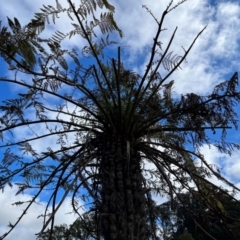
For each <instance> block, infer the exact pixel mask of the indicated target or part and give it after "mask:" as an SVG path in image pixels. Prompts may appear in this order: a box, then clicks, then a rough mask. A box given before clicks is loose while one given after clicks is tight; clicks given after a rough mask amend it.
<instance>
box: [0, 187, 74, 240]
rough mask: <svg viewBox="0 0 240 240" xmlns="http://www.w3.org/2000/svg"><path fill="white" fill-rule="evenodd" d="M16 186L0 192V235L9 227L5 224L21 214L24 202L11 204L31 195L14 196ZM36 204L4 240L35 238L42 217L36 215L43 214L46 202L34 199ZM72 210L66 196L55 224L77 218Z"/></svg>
mask: <svg viewBox="0 0 240 240" xmlns="http://www.w3.org/2000/svg"><path fill="white" fill-rule="evenodd" d="M16 191H17V187H16V186H15V185H14V186H13V189H11V188H10V187H6V188H5V189H4V192H3V193H2V192H1V193H0V206H1V208H0V236H1V235H2V234H4V233H5V232H6V231H7V230H9V228H8V227H7V225H8V224H9V222H11V223H12V224H14V223H15V222H16V221H17V219H18V217H19V216H20V215H21V214H22V211H23V209H25V206H26V204H23V205H20V206H15V205H12V203H14V202H18V201H29V200H31V199H32V195H30V194H29V193H25V194H19V195H17V196H15V192H16ZM36 202H37V204H33V205H32V207H31V208H30V209H29V210H28V211H27V214H26V215H25V216H24V217H23V219H22V220H21V221H20V223H19V224H18V225H17V227H16V228H15V229H14V230H13V231H12V232H11V233H10V234H9V236H8V237H6V240H15V239H19V240H25V239H36V236H35V234H36V233H38V232H39V231H40V230H41V228H42V223H43V218H42V217H40V218H37V216H39V215H41V214H44V210H45V207H46V204H47V203H46V202H44V201H40V200H39V199H37V200H36ZM70 212H72V207H71V204H70V199H69V198H67V199H66V200H65V201H64V202H63V204H62V206H61V207H60V209H59V211H58V213H57V214H56V217H55V225H59V224H64V223H65V224H71V223H73V222H74V220H75V219H76V218H77V216H76V215H74V214H69V213H70Z"/></svg>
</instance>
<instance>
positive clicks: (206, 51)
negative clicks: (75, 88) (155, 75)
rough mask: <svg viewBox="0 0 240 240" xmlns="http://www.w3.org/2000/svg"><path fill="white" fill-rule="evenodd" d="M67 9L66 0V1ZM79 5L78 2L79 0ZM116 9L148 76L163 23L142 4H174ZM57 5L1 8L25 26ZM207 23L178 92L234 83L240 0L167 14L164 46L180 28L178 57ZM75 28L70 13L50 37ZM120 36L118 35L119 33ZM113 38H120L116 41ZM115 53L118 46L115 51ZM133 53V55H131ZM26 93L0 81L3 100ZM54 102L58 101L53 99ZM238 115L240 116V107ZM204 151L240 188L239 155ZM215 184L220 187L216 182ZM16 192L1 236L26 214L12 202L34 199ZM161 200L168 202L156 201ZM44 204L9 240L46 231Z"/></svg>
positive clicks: (11, 3)
mask: <svg viewBox="0 0 240 240" xmlns="http://www.w3.org/2000/svg"><path fill="white" fill-rule="evenodd" d="M60 2H61V3H62V4H63V5H64V3H65V0H61V1H60ZM76 2H77V0H76ZM109 2H110V3H111V4H112V5H114V6H115V20H116V21H117V23H118V26H119V27H120V29H122V30H123V33H124V38H123V39H119V38H117V41H118V42H120V43H121V45H122V48H123V51H124V55H123V57H124V62H125V64H127V65H128V66H129V67H130V68H132V70H134V71H137V72H138V73H140V74H141V73H143V72H144V70H145V67H146V63H147V59H148V57H149V51H148V50H149V47H150V46H151V44H152V43H153V37H154V35H155V32H156V30H157V25H156V22H155V20H154V19H153V17H152V16H151V14H149V13H148V12H147V11H146V9H145V8H143V7H142V5H147V7H148V9H150V10H151V11H152V13H153V15H154V16H155V17H156V18H157V19H159V18H160V17H161V14H162V12H163V11H164V8H165V7H166V5H167V4H168V2H169V1H168V0H162V1H156V0H148V1H146V0H131V1H125V0H123V1H116V0H115V1H114V0H112V1H109ZM43 4H45V5H47V4H49V5H53V6H55V1H54V0H39V1H31V0H21V1H19V0H8V1H4V4H2V5H1V8H0V19H1V20H2V22H3V24H4V25H6V16H8V17H10V18H13V17H17V18H18V19H19V20H20V22H21V23H22V25H24V23H27V22H28V20H29V19H30V18H33V17H34V13H35V12H37V11H38V10H39V8H40V7H41V6H42V5H43ZM206 25H207V28H206V30H205V31H204V32H203V33H202V34H201V36H200V37H199V39H198V40H197V41H196V44H195V45H194V47H193V49H192V50H191V52H190V54H189V55H188V57H187V61H186V62H184V63H183V65H182V70H179V71H177V72H175V73H174V74H173V75H172V77H171V78H172V79H174V80H175V84H174V88H173V91H174V94H176V95H180V94H184V93H190V92H194V93H197V94H201V95H206V94H209V93H210V92H211V90H212V89H213V87H214V86H215V85H216V84H217V83H219V82H221V81H224V80H227V79H229V78H230V77H231V76H232V75H233V73H234V72H236V71H238V70H239V68H240V54H239V52H240V3H239V2H238V1H234V0H231V1H228V0H224V1H208V0H188V1H187V2H185V3H184V4H182V5H181V6H179V7H178V8H177V9H174V10H173V11H172V12H171V13H169V15H167V17H166V20H165V22H164V24H163V27H164V28H166V29H167V30H166V31H163V32H162V37H161V42H162V44H163V47H166V44H167V43H168V40H169V38H170V36H171V34H172V33H173V31H174V29H175V27H178V30H177V33H176V37H175V39H174V42H173V45H172V47H171V50H172V51H174V53H176V54H179V55H181V54H183V49H182V47H184V48H185V49H186V48H187V47H188V46H189V45H190V44H191V42H192V41H193V39H194V38H195V36H196V35H197V34H198V32H200V31H201V30H202V29H203V28H204V27H205V26H206ZM70 27H71V24H70V22H69V19H68V17H67V16H66V15H65V16H63V17H60V18H59V19H57V22H56V25H55V26H51V28H47V30H46V33H45V34H46V35H48V34H51V33H52V32H53V30H54V28H57V29H58V30H60V31H63V32H66V29H67V30H68V29H69V28H70ZM114 38H116V35H114ZM114 38H113V39H111V40H116V39H114ZM84 44H85V43H84V42H83V41H81V40H79V38H77V37H73V38H72V39H71V40H70V41H64V42H63V45H64V47H66V48H72V47H77V48H79V49H81V48H82V47H83V46H84ZM113 50H114V47H113ZM127 52H129V54H128V53H127ZM0 64H1V70H0V74H1V76H3V75H6V76H9V73H8V72H7V68H6V66H5V65H4V63H3V62H2V60H1V59H0ZM19 91H20V92H21V91H23V89H21V88H19V87H17V86H9V85H7V84H3V83H1V82H0V100H4V99H6V98H11V96H15V95H16V92H19ZM52 101H54V99H53V100H52ZM237 112H238V113H240V109H239V107H237ZM18 134H19V136H21V137H24V134H27V133H26V132H24V131H21V132H18ZM228 140H229V141H233V142H237V143H240V136H239V133H238V131H234V130H231V131H229V135H228ZM49 144H51V143H50V142H44V143H41V145H39V144H35V147H36V148H38V150H39V151H40V149H42V148H45V147H47V146H49ZM201 152H202V153H203V154H204V156H205V158H206V159H207V161H208V163H211V164H217V165H218V166H219V167H220V168H221V169H222V173H223V175H224V176H225V177H226V178H227V179H229V180H230V181H232V182H234V184H236V185H237V186H238V187H240V160H239V157H240V153H239V152H238V151H234V152H233V153H232V156H231V157H229V156H227V155H225V154H223V153H219V152H217V150H216V148H214V147H213V146H212V147H211V148H209V147H208V146H203V147H202V148H201ZM211 181H212V182H214V183H216V184H219V183H218V180H217V179H215V178H212V179H211ZM15 192H16V188H15V187H13V189H11V188H6V189H5V191H4V192H3V193H0V206H1V207H0V234H1V233H4V232H5V230H6V229H7V227H6V225H7V224H8V223H9V221H11V222H14V221H15V220H16V219H17V217H18V216H19V214H20V213H21V211H22V206H21V207H16V206H12V205H11V203H13V202H16V201H20V200H23V199H24V200H27V199H29V198H31V192H26V193H25V194H24V195H18V196H15ZM156 200H158V201H159V202H161V201H163V200H162V199H159V198H156ZM38 203H39V204H35V205H34V206H33V207H32V208H31V209H30V210H29V211H28V214H27V215H26V216H25V218H24V220H23V221H22V222H21V223H20V224H19V226H18V228H16V229H15V230H14V231H13V232H12V233H11V234H10V235H9V236H8V237H7V238H6V239H7V240H15V239H19V240H25V239H35V235H34V234H35V233H36V232H38V231H39V230H40V228H41V221H42V220H41V219H37V218H36V216H37V215H39V214H40V213H41V212H42V211H43V210H44V206H46V202H45V201H44V197H41V198H39V199H38ZM70 211H71V206H70V203H69V201H68V200H67V201H65V202H64V204H63V206H62V207H61V208H60V210H59V213H58V214H59V215H58V216H57V218H56V224H60V223H66V224H70V223H72V222H73V221H74V220H75V218H76V216H74V215H70V214H67V213H69V212H70Z"/></svg>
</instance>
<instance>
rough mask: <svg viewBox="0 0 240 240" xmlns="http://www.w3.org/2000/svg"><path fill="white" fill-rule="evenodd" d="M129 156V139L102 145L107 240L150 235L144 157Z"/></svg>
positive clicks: (103, 220) (102, 220) (102, 209)
mask: <svg viewBox="0 0 240 240" xmlns="http://www.w3.org/2000/svg"><path fill="white" fill-rule="evenodd" d="M128 150H129V149H128ZM128 154H129V153H128V152H127V141H126V140H125V139H120V140H116V139H114V140H113V141H108V143H106V142H105V143H104V144H103V145H102V154H101V155H102V156H103V158H102V160H101V167H100V176H101V191H100V192H101V200H102V201H101V205H100V225H101V235H102V236H103V237H104V239H105V240H123V239H124V240H139V239H145V236H146V229H147V227H146V199H145V195H144V191H143V184H142V174H141V168H140V161H139V159H140V158H139V155H138V153H136V152H135V153H134V151H133V150H132V149H131V153H130V155H128Z"/></svg>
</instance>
